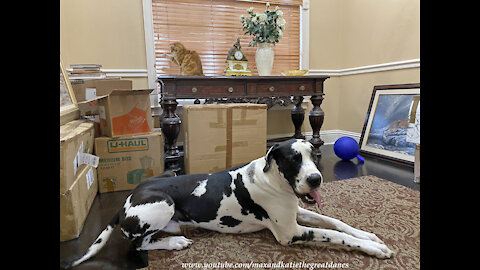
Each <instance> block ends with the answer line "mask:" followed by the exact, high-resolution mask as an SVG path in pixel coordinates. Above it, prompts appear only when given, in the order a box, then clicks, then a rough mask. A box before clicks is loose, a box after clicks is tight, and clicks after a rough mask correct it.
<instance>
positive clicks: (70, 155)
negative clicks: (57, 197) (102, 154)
mask: <svg viewBox="0 0 480 270" xmlns="http://www.w3.org/2000/svg"><path fill="white" fill-rule="evenodd" d="M93 126H94V124H93V122H91V121H88V120H74V121H70V122H68V123H66V124H64V125H62V126H60V193H64V192H65V191H67V190H68V189H69V188H70V187H71V186H72V184H73V182H74V181H75V179H76V178H77V175H78V173H79V170H78V167H79V166H80V165H81V164H80V161H79V157H80V155H81V154H82V153H87V154H91V153H92V152H93V144H94V132H95V131H94V127H93Z"/></svg>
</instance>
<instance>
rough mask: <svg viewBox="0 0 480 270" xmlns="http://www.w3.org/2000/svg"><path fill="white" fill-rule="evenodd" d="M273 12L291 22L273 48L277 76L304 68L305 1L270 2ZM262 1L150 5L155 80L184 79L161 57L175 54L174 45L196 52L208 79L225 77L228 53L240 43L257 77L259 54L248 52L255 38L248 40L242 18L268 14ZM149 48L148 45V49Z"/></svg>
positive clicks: (180, 0)
mask: <svg viewBox="0 0 480 270" xmlns="http://www.w3.org/2000/svg"><path fill="white" fill-rule="evenodd" d="M269 2H270V4H271V6H270V9H271V10H273V9H275V6H277V5H278V6H279V8H280V10H282V11H283V13H284V15H283V17H284V18H285V20H286V22H287V23H286V29H285V31H284V34H283V37H282V39H280V42H279V43H277V44H276V46H275V47H274V51H275V60H274V66H273V70H272V74H274V75H279V74H280V73H281V72H282V71H286V70H292V69H299V68H300V46H301V44H300V33H301V29H300V25H301V19H300V13H301V12H300V8H301V7H300V5H301V4H302V0H283V1H269ZM265 3H266V2H262V1H241V0H151V5H152V21H153V43H154V55H155V73H156V74H155V75H156V76H158V75H165V74H179V66H178V65H176V64H173V63H171V62H170V61H169V60H168V59H166V58H160V57H159V56H160V54H162V53H166V52H169V51H170V47H169V45H170V44H171V43H173V42H176V41H178V42H181V43H182V44H183V45H185V47H186V48H187V49H189V50H195V51H197V53H198V54H199V55H200V58H201V60H202V67H203V72H204V74H205V75H207V76H220V75H222V73H223V71H224V69H225V59H226V58H227V53H228V50H229V49H230V48H231V47H232V46H233V44H234V43H235V42H236V40H237V38H240V42H241V46H242V51H243V52H244V53H245V55H246V57H247V59H248V60H249V65H250V70H251V71H252V74H253V75H257V74H258V73H257V69H256V65H255V51H256V49H257V48H258V47H249V46H248V43H249V42H250V41H251V36H250V35H244V34H243V30H242V23H241V21H240V15H242V14H243V15H245V16H247V15H248V13H247V11H246V10H247V9H248V8H250V7H253V8H254V12H256V13H260V12H263V11H264V10H265ZM147 46H148V45H147Z"/></svg>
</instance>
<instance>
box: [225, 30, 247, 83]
mask: <svg viewBox="0 0 480 270" xmlns="http://www.w3.org/2000/svg"><path fill="white" fill-rule="evenodd" d="M223 75H225V76H252V72H251V71H250V69H249V67H248V60H247V57H245V54H244V53H243V52H242V46H241V45H240V39H239V38H237V42H235V44H233V46H232V48H230V50H229V51H228V55H227V60H226V66H225V71H224V72H223Z"/></svg>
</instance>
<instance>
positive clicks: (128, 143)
mask: <svg viewBox="0 0 480 270" xmlns="http://www.w3.org/2000/svg"><path fill="white" fill-rule="evenodd" d="M107 150H108V153H118V152H132V151H147V150H148V139H147V138H135V139H120V140H108V141H107Z"/></svg>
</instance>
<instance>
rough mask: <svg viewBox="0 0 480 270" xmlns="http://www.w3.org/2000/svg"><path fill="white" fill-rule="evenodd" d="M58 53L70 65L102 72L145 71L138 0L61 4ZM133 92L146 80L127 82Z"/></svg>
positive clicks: (84, 0) (63, 0) (67, 0)
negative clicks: (94, 67) (99, 67)
mask: <svg viewBox="0 0 480 270" xmlns="http://www.w3.org/2000/svg"><path fill="white" fill-rule="evenodd" d="M60 53H61V56H62V60H63V63H64V64H65V66H66V67H67V68H69V67H70V64H101V65H102V68H104V69H146V68H147V62H146V58H145V34H144V31H143V9H142V1H141V0H102V1H98V0H81V1H71V0H61V1H60ZM127 79H131V80H132V81H133V87H134V88H136V89H140V88H148V87H147V86H148V83H147V79H146V78H127Z"/></svg>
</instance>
